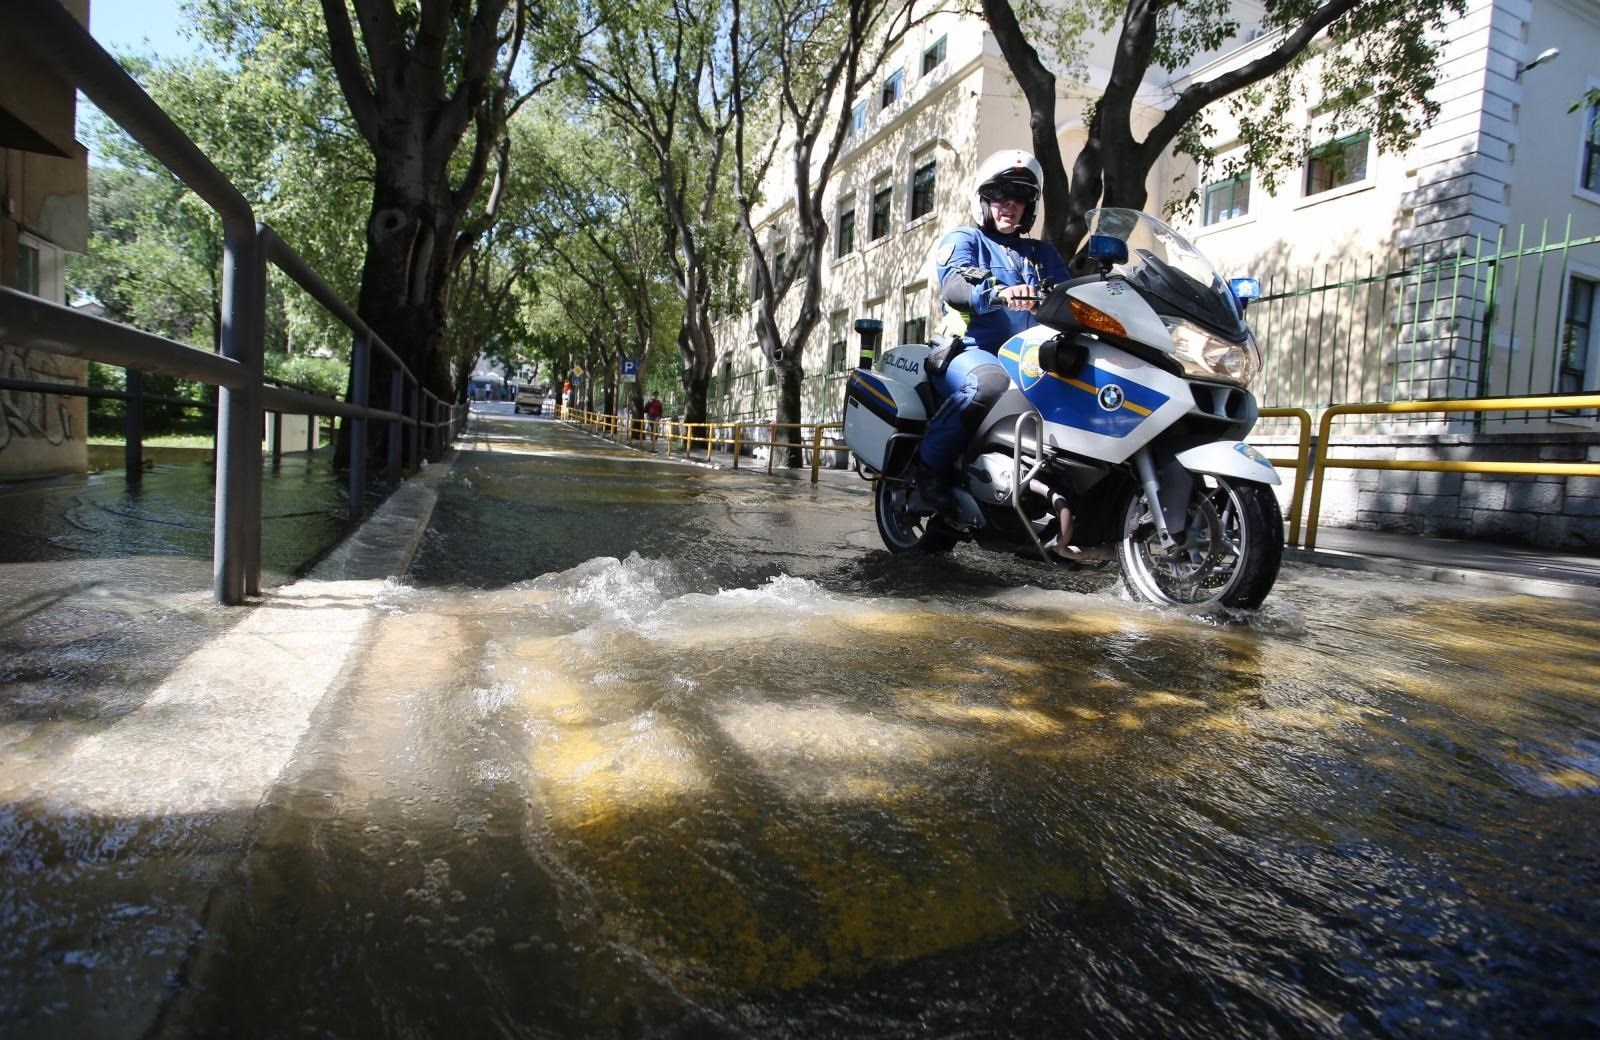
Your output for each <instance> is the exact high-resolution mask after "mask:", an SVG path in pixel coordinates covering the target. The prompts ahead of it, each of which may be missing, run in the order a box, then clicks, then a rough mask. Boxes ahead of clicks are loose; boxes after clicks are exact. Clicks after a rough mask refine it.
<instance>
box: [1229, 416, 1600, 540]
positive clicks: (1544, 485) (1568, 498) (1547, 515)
mask: <svg viewBox="0 0 1600 1040" xmlns="http://www.w3.org/2000/svg"><path fill="white" fill-rule="evenodd" d="M1250 443H1251V444H1253V445H1255V446H1256V447H1258V448H1260V449H1261V450H1262V451H1263V452H1265V453H1266V454H1267V455H1268V456H1270V457H1272V458H1275V459H1282V458H1291V457H1293V455H1294V453H1295V450H1296V448H1297V444H1296V443H1295V442H1290V441H1283V440H1273V439H1270V438H1256V437H1252V438H1251V440H1250ZM1330 454H1331V455H1332V456H1333V457H1334V458H1345V459H1399V460H1414V461H1439V460H1453V461H1476V462H1524V463H1526V462H1587V463H1590V464H1594V465H1600V433H1572V434H1563V433H1528V434H1517V433H1512V434H1442V435H1374V436H1335V438H1334V441H1333V447H1332V449H1331V451H1330ZM1279 475H1280V476H1282V477H1283V479H1284V484H1283V485H1282V486H1281V487H1280V488H1279V489H1278V492H1279V494H1278V497H1279V501H1280V502H1281V503H1282V504H1283V507H1284V510H1285V515H1287V512H1288V508H1289V503H1290V496H1291V495H1292V494H1293V490H1294V489H1293V485H1292V479H1293V475H1292V473H1291V472H1290V471H1288V470H1280V471H1279ZM1310 503H1311V484H1310V480H1309V477H1308V479H1307V483H1306V490H1305V502H1304V506H1303V509H1304V510H1305V511H1304V512H1303V513H1302V521H1306V520H1308V519H1309V516H1310V512H1309V509H1310ZM1317 524H1318V526H1319V527H1350V528H1360V529H1367V530H1379V531H1394V532H1398V533H1404V534H1420V535H1428V536H1433V537H1440V538H1465V539H1478V540H1483V541H1493V542H1500V543H1505V544H1513V545H1530V546H1536V547H1538V548H1541V549H1555V550H1573V551H1579V552H1600V477H1587V476H1524V475H1520V474H1518V475H1513V474H1500V473H1437V472H1429V471H1380V470H1362V469H1345V468H1342V467H1332V468H1329V469H1328V472H1327V476H1326V479H1325V480H1324V482H1323V488H1322V503H1321V508H1320V510H1319V512H1318V518H1317ZM1303 527H1304V523H1303V524H1302V529H1303Z"/></svg>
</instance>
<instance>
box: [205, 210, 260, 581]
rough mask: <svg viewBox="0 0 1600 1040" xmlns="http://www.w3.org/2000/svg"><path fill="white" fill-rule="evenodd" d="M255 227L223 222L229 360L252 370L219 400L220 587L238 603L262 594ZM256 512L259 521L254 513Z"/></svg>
mask: <svg viewBox="0 0 1600 1040" xmlns="http://www.w3.org/2000/svg"><path fill="white" fill-rule="evenodd" d="M261 259H262V258H261V249H260V246H259V243H258V242H257V239H256V227H255V224H254V223H253V222H252V223H245V222H243V221H239V220H227V221H225V222H224V224H223V262H222V354H223V356H224V357H226V358H230V359H231V360H233V361H236V362H238V363H239V364H240V366H241V367H243V368H244V370H245V380H244V385H243V386H241V387H240V388H239V389H237V390H230V389H228V388H227V387H222V388H220V389H219V391H218V394H217V489H216V517H215V519H214V522H213V528H212V538H213V551H214V554H213V560H212V584H213V587H214V591H215V593H216V597H217V599H218V600H219V601H221V602H223V603H227V604H237V603H242V602H243V601H244V597H245V596H247V595H253V594H256V593H259V592H260V591H261V572H260V551H261V508H260V502H261V363H262V360H261V341H262V335H263V329H262V316H263V315H262V309H263V306H264V304H265V300H264V295H265V294H264V292H263V291H262V289H263V288H264V285H263V283H264V282H265V279H266V269H265V268H264V267H263V265H262V262H261ZM252 509H253V510H254V516H252V515H251V510H252Z"/></svg>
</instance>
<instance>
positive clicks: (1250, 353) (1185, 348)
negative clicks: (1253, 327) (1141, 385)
mask: <svg viewBox="0 0 1600 1040" xmlns="http://www.w3.org/2000/svg"><path fill="white" fill-rule="evenodd" d="M1167 331H1168V332H1169V333H1171V334H1172V356H1173V357H1174V358H1176V359H1177V361H1178V363H1179V364H1180V365H1182V366H1183V370H1184V372H1186V373H1188V374H1189V375H1195V376H1221V377H1222V378H1224V379H1231V380H1233V381H1234V382H1235V383H1238V384H1239V385H1240V386H1249V385H1250V380H1252V379H1254V378H1255V377H1256V373H1257V372H1259V371H1261V352H1260V351H1258V350H1257V349H1256V340H1255V337H1254V336H1252V335H1250V334H1249V333H1248V332H1246V333H1245V337H1244V342H1243V343H1231V342H1229V341H1228V340H1225V339H1221V338H1219V337H1217V336H1213V335H1212V334H1211V333H1209V332H1207V331H1206V330H1205V329H1202V328H1200V326H1198V325H1192V324H1190V323H1189V322H1186V321H1176V322H1172V323H1171V324H1169V325H1168V326H1167Z"/></svg>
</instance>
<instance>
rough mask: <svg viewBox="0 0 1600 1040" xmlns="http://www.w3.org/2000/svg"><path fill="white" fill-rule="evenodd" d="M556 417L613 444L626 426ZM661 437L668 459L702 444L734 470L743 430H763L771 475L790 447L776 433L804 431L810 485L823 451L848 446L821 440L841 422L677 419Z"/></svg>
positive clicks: (567, 413) (577, 414) (602, 418)
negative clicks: (723, 452)
mask: <svg viewBox="0 0 1600 1040" xmlns="http://www.w3.org/2000/svg"><path fill="white" fill-rule="evenodd" d="M556 417H557V418H558V419H561V420H563V421H565V422H570V423H576V424H577V425H579V426H583V427H586V428H589V429H592V430H594V431H595V432H596V433H598V434H599V435H600V436H603V437H608V439H610V440H613V441H619V440H620V439H621V435H622V431H623V430H624V429H625V428H626V425H627V424H625V423H624V421H623V420H622V419H620V418H619V417H617V416H614V415H607V414H605V413H603V412H590V411H585V410H582V409H577V408H569V407H565V406H559V405H558V406H557V408H556ZM660 428H661V433H660V436H661V437H662V438H663V439H665V440H666V442H667V449H666V454H667V457H669V458H670V457H671V456H672V455H673V453H674V452H677V451H679V449H680V447H681V454H682V455H683V457H684V458H686V459H687V458H689V457H690V456H691V455H692V454H696V446H697V445H699V444H702V443H703V444H704V445H705V459H706V461H707V462H709V461H711V456H712V453H713V452H714V451H717V450H720V449H727V450H728V451H729V452H731V453H732V456H733V468H734V469H738V468H739V457H740V455H742V454H743V450H744V446H745V444H746V443H747V442H748V438H747V437H746V436H745V430H746V429H749V428H756V429H763V428H764V429H766V430H767V431H768V433H769V439H768V440H767V441H764V442H760V443H763V444H764V445H765V446H766V447H767V448H768V449H769V450H768V452H767V472H768V473H771V472H772V469H773V466H774V465H775V464H776V463H775V462H774V459H775V457H776V456H777V454H778V452H779V451H782V450H785V449H787V448H788V447H789V445H788V443H786V442H785V443H773V440H774V436H773V435H775V434H776V432H777V431H778V430H799V431H800V432H801V433H802V435H803V434H804V432H805V431H806V430H810V431H811V443H810V445H809V446H808V445H806V444H805V441H804V439H802V440H801V441H800V446H801V450H802V451H806V450H809V451H810V452H811V483H813V484H815V483H817V482H818V481H819V480H820V479H821V474H822V453H823V452H824V451H848V450H849V446H848V445H846V444H845V443H844V442H843V441H836V440H824V439H823V436H822V433H823V431H824V430H839V429H843V428H844V424H843V423H837V422H833V423H770V422H733V423H727V422H721V423H718V422H704V423H686V422H682V421H679V420H669V419H663V420H661V426H660Z"/></svg>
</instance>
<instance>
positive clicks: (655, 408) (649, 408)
mask: <svg viewBox="0 0 1600 1040" xmlns="http://www.w3.org/2000/svg"><path fill="white" fill-rule="evenodd" d="M644 416H645V418H646V419H648V420H650V447H651V448H654V447H655V446H656V438H657V437H658V436H659V435H660V433H661V395H660V394H651V395H650V400H648V401H646V402H645V403H644Z"/></svg>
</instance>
